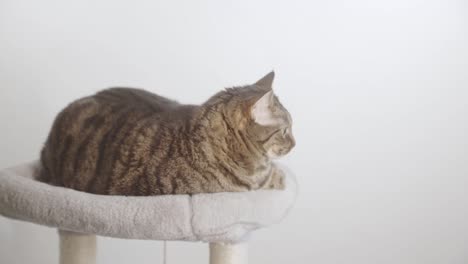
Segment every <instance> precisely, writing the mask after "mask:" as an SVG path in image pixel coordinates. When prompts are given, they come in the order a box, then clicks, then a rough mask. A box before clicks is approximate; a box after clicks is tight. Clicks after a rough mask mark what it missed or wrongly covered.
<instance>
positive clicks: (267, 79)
mask: <svg viewBox="0 0 468 264" xmlns="http://www.w3.org/2000/svg"><path fill="white" fill-rule="evenodd" d="M274 79H275V72H274V71H271V72H270V73H268V74H267V75H265V76H263V78H261V79H260V80H258V81H257V82H256V83H255V85H257V86H259V87H261V88H263V89H265V90H271V89H272V85H273V80H274Z"/></svg>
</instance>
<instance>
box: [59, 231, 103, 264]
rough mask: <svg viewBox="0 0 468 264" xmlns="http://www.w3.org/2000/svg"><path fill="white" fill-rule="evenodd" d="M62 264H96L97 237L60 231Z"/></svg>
mask: <svg viewBox="0 0 468 264" xmlns="http://www.w3.org/2000/svg"><path fill="white" fill-rule="evenodd" d="M59 237H60V242H59V247H60V257H59V258H60V262H59V263H60V264H95V263H96V236H95V235H88V234H80V233H75V232H69V231H64V230H59Z"/></svg>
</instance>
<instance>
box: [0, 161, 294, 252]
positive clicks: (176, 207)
mask: <svg viewBox="0 0 468 264" xmlns="http://www.w3.org/2000/svg"><path fill="white" fill-rule="evenodd" d="M38 168H39V163H38V162H37V161H36V162H31V163H27V164H23V165H20V166H17V167H13V168H10V169H5V170H2V171H0V214H1V215H4V216H6V217H9V218H13V219H18V220H22V221H28V222H33V223H36V224H41V225H45V226H50V227H56V228H58V229H60V230H64V231H71V232H76V233H83V234H96V235H100V236H109V237H118V238H128V239H150V240H185V241H204V242H221V243H238V242H242V241H243V240H246V239H247V237H248V235H249V233H250V232H251V231H253V230H255V229H258V228H261V227H266V226H268V225H270V224H273V223H276V222H279V221H280V220H281V219H282V218H283V217H284V216H285V215H286V214H287V213H288V211H289V209H290V208H291V207H292V205H293V204H294V200H295V197H296V193H297V184H296V181H295V178H294V176H293V175H292V173H291V172H290V171H288V170H287V169H286V168H285V167H284V166H281V168H282V169H283V170H284V171H285V172H286V175H287V177H286V180H285V183H286V189H285V190H281V191H279V190H257V191H250V192H243V193H212V194H195V195H162V196H148V197H141V196H140V197H138V196H106V195H95V194H90V193H85V192H79V191H75V190H71V189H67V188H62V187H57V186H52V185H49V184H46V183H42V182H39V181H37V180H36V179H35V176H36V175H37V171H38Z"/></svg>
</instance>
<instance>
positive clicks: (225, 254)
mask: <svg viewBox="0 0 468 264" xmlns="http://www.w3.org/2000/svg"><path fill="white" fill-rule="evenodd" d="M247 263H248V244H247V242H242V243H237V244H223V243H210V264H247Z"/></svg>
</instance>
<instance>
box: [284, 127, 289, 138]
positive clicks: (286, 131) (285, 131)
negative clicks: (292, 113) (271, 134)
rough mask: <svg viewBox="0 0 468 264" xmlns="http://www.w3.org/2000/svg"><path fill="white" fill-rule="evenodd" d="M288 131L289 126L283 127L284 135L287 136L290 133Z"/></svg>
mask: <svg viewBox="0 0 468 264" xmlns="http://www.w3.org/2000/svg"><path fill="white" fill-rule="evenodd" d="M288 131H289V129H288V128H285V129H283V136H286V134H287V133H288Z"/></svg>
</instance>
